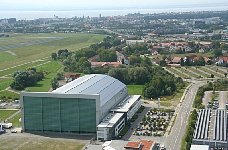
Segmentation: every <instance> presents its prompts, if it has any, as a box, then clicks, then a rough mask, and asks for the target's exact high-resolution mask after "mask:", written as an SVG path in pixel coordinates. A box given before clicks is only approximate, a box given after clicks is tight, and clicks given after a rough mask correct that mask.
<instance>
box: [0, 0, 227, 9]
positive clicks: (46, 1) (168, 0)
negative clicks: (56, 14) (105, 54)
mask: <svg viewBox="0 0 228 150" xmlns="http://www.w3.org/2000/svg"><path fill="white" fill-rule="evenodd" d="M189 5H191V6H205V5H206V6H216V5H228V1H227V0H36V1H35V0H1V2H0V10H75V9H118V8H120V9H122V8H167V7H170V6H174V7H178V6H180V7H188V6H189Z"/></svg>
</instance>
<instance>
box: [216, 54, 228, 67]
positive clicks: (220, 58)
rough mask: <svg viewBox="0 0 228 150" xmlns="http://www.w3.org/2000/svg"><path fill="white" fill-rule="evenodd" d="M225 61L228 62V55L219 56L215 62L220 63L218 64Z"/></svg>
mask: <svg viewBox="0 0 228 150" xmlns="http://www.w3.org/2000/svg"><path fill="white" fill-rule="evenodd" d="M223 63H228V56H222V57H219V58H218V59H217V60H216V62H215V64H218V65H220V64H223Z"/></svg>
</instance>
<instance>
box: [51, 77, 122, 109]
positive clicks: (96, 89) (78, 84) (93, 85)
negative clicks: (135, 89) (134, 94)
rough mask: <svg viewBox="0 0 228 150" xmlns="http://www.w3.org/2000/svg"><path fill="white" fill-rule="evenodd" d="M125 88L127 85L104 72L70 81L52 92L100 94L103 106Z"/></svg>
mask: <svg viewBox="0 0 228 150" xmlns="http://www.w3.org/2000/svg"><path fill="white" fill-rule="evenodd" d="M124 88H126V85H125V84H123V83H122V82H120V81H119V80H117V79H115V78H113V77H110V76H108V75H102V74H90V75H85V76H82V77H80V78H78V79H76V80H74V81H72V82H69V83H68V84H66V85H64V86H62V87H60V88H58V89H56V90H54V91H52V93H60V94H85V95H93V94H98V95H100V106H103V105H104V104H105V103H106V102H107V101H109V100H110V99H111V98H112V97H113V96H115V95H116V94H117V93H118V92H121V91H122V90H123V89H124ZM123 94H124V93H123Z"/></svg>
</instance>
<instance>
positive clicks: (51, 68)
mask: <svg viewBox="0 0 228 150" xmlns="http://www.w3.org/2000/svg"><path fill="white" fill-rule="evenodd" d="M61 68H62V64H61V63H60V62H58V61H52V62H50V63H47V64H45V65H42V66H39V67H37V70H38V71H44V72H47V74H46V75H45V78H44V79H43V80H42V81H40V82H38V83H37V84H36V85H35V86H33V87H27V88H26V89H27V91H29V92H47V91H48V90H49V89H50V88H51V80H52V79H53V77H54V76H55V75H56V74H57V72H58V71H60V72H61Z"/></svg>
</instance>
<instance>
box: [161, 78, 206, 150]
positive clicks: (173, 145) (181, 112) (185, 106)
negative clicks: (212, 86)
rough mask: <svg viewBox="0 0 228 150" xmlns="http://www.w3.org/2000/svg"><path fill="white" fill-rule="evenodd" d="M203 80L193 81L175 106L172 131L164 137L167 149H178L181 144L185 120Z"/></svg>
mask: <svg viewBox="0 0 228 150" xmlns="http://www.w3.org/2000/svg"><path fill="white" fill-rule="evenodd" d="M203 84H205V82H195V84H193V85H192V86H191V87H190V88H189V90H188V92H187V93H186V96H185V99H184V101H183V103H182V104H181V105H180V107H177V108H176V111H177V117H176V120H175V123H174V125H173V128H172V131H171V133H170V135H169V136H167V137H166V139H165V147H166V148H167V150H179V149H180V146H181V140H182V138H183V136H184V133H185V129H186V124H187V120H188V117H189V114H190V112H191V109H192V104H193V101H194V98H195V95H196V93H197V90H198V88H199V87H200V86H202V85H203Z"/></svg>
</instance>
